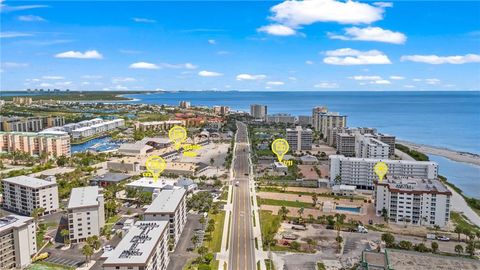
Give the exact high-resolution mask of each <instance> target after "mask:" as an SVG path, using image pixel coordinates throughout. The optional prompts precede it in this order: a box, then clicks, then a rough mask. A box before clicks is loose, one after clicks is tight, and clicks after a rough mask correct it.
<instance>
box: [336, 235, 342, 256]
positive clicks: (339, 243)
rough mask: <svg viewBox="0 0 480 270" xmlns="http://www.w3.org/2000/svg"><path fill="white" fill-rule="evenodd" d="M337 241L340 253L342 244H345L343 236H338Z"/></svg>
mask: <svg viewBox="0 0 480 270" xmlns="http://www.w3.org/2000/svg"><path fill="white" fill-rule="evenodd" d="M335 241H336V242H337V249H338V251H339V252H340V248H341V247H342V242H343V238H342V236H340V235H337V237H335Z"/></svg>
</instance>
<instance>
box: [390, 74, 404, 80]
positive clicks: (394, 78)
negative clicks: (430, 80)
mask: <svg viewBox="0 0 480 270" xmlns="http://www.w3.org/2000/svg"><path fill="white" fill-rule="evenodd" d="M389 78H390V80H404V79H405V77H403V76H395V75H392V76H390V77H389Z"/></svg>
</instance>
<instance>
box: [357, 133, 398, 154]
mask: <svg viewBox="0 0 480 270" xmlns="http://www.w3.org/2000/svg"><path fill="white" fill-rule="evenodd" d="M389 153H390V146H388V144H386V143H384V142H381V141H380V140H377V139H375V137H374V136H372V135H370V134H365V135H361V134H356V135H355V156H356V157H360V158H379V159H388V156H389Z"/></svg>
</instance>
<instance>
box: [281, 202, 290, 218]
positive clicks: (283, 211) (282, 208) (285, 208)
mask: <svg viewBox="0 0 480 270" xmlns="http://www.w3.org/2000/svg"><path fill="white" fill-rule="evenodd" d="M288 213H290V210H288V209H287V207H285V205H282V207H281V208H280V209H278V215H279V216H281V217H282V220H285V219H287V215H288Z"/></svg>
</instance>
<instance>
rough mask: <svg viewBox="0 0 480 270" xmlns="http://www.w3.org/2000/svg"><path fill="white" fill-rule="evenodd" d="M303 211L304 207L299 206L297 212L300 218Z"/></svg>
mask: <svg viewBox="0 0 480 270" xmlns="http://www.w3.org/2000/svg"><path fill="white" fill-rule="evenodd" d="M303 211H305V209H304V208H303V207H300V209H298V210H297V213H298V215H299V216H300V218H302V215H303Z"/></svg>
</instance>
